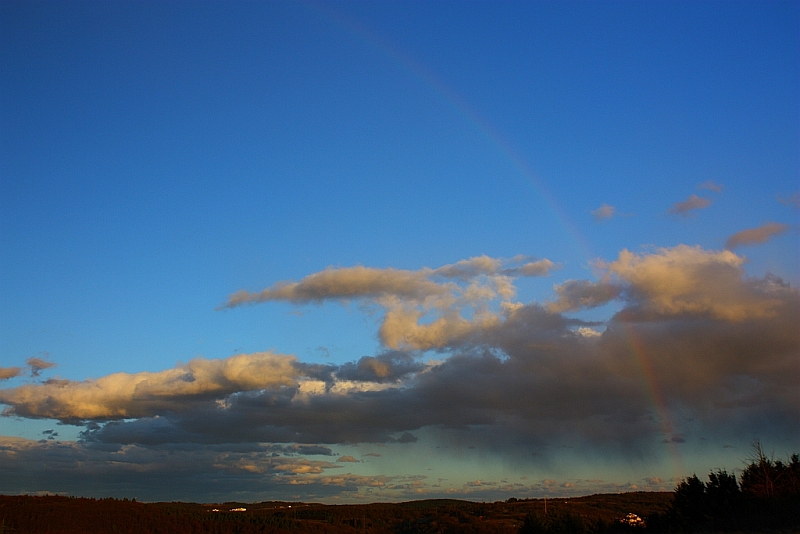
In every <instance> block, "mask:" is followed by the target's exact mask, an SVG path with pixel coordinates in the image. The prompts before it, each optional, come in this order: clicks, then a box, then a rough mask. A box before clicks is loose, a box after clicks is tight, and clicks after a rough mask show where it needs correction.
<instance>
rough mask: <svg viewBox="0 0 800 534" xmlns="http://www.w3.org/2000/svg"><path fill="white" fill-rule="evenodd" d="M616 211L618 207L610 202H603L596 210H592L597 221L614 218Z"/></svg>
mask: <svg viewBox="0 0 800 534" xmlns="http://www.w3.org/2000/svg"><path fill="white" fill-rule="evenodd" d="M616 213H617V208H615V207H614V206H610V205H609V204H603V205H602V206H600V207H599V208H597V209H596V210H593V211H592V217H594V219H595V220H596V221H604V220H606V219H610V218H612V217H613V216H614V215H615V214H616Z"/></svg>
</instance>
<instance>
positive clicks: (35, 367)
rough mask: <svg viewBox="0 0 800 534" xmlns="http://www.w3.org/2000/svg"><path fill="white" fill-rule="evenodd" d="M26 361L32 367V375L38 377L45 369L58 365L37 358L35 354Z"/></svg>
mask: <svg viewBox="0 0 800 534" xmlns="http://www.w3.org/2000/svg"><path fill="white" fill-rule="evenodd" d="M25 363H26V364H27V365H28V367H29V368H30V370H31V376H32V377H38V376H40V375H41V374H42V371H44V370H45V369H50V368H51V367H55V366H56V364H55V363H53V362H48V361H47V360H43V359H42V358H37V357H35V356H32V357H30V358H28V359H27V360H25Z"/></svg>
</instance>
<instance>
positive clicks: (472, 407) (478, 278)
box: [0, 246, 800, 484]
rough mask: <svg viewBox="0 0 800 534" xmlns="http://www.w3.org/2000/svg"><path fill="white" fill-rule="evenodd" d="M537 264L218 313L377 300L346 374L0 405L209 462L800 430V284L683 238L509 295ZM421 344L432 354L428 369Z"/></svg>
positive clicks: (211, 363) (141, 380)
mask: <svg viewBox="0 0 800 534" xmlns="http://www.w3.org/2000/svg"><path fill="white" fill-rule="evenodd" d="M542 261H546V260H539V262H531V261H527V262H526V261H522V262H519V264H518V265H516V266H511V267H509V266H508V265H507V264H503V263H502V262H500V261H498V260H492V259H491V258H486V257H481V258H478V259H472V260H466V261H465V262H459V263H456V264H453V265H450V266H446V267H443V268H440V269H435V270H434V269H428V270H424V271H397V270H392V269H384V270H379V269H366V268H358V269H328V270H326V271H323V272H322V273H318V275H311V276H309V277H307V278H305V279H304V280H302V281H301V282H298V283H287V284H282V285H280V286H273V288H270V289H268V290H265V291H267V293H264V292H261V293H257V294H255V295H256V296H255V297H253V298H254V299H255V300H253V299H249V298H248V299H243V300H242V299H239V300H237V298H236V297H235V295H234V297H232V298H231V300H230V301H229V304H230V305H235V304H237V305H238V304H242V303H245V302H247V303H252V302H256V301H262V300H276V299H277V300H289V301H292V302H295V301H298V302H299V301H302V302H306V301H307V302H314V301H320V300H335V301H342V300H349V299H359V300H365V301H368V302H370V303H372V304H374V305H376V306H378V307H381V308H382V309H383V315H382V322H381V324H380V326H379V328H378V334H379V338H380V339H381V341H382V342H383V344H384V350H383V351H382V352H381V353H379V354H376V355H374V356H365V357H362V358H360V359H358V360H355V361H352V362H349V363H345V364H342V365H319V364H307V363H303V362H300V361H298V360H297V359H296V358H295V357H293V356H289V355H282V354H276V353H272V352H264V353H254V354H240V355H236V356H233V357H230V358H225V359H217V360H207V359H203V358H197V359H194V360H191V361H189V362H188V363H186V364H181V365H178V366H176V367H175V368H173V369H168V370H164V371H160V372H149V373H145V372H143V373H135V374H128V373H116V374H112V375H108V376H105V377H101V378H98V379H95V380H87V381H83V382H77V381H70V380H60V379H57V378H54V379H49V380H45V381H43V382H40V383H32V384H25V385H21V386H19V387H14V388H7V389H0V403H3V404H5V405H6V408H5V412H4V413H5V415H8V416H17V417H27V418H55V419H60V420H61V421H63V422H66V423H72V424H84V425H86V430H85V431H84V433H83V442H82V445H80V446H81V447H84V448H85V447H89V448H90V449H92V450H94V449H97V450H104V451H114V450H116V451H122V450H125V451H128V450H149V451H156V452H153V454H156V453H157V451H161V450H165V449H164V448H169V447H174V446H177V444H183V445H181V446H189V445H190V444H192V445H191V446H193V447H198V448H199V449H198V450H202V451H206V453H208V454H211V453H210V452H208V451H211V450H218V449H219V447H222V448H223V449H225V448H227V449H226V450H228V449H230V448H231V447H247V446H250V445H252V444H265V443H267V444H269V443H271V444H304V446H307V447H312V446H317V447H321V449H320V450H322V451H328V452H327V453H325V454H328V455H330V449H329V448H326V447H329V446H332V445H334V444H347V443H349V444H358V443H384V444H395V445H393V446H409V447H413V446H417V445H416V444H415V443H414V442H415V441H416V439H417V438H416V434H418V433H420V432H423V433H424V432H426V431H428V430H431V429H438V430H437V432H439V434H437V435H439V436H440V438H441V439H443V440H445V441H449V442H460V443H469V444H470V445H471V446H475V447H478V448H484V449H486V450H492V451H505V452H506V453H508V454H512V455H513V454H519V455H528V456H529V455H530V452H531V449H536V448H547V447H555V446H558V444H570V445H572V446H575V445H580V446H581V447H585V448H586V450H593V451H596V452H598V453H602V454H608V455H612V456H613V455H617V456H620V455H621V456H626V455H629V454H635V455H645V456H646V455H648V454H651V453H652V451H653V450H655V449H656V448H658V447H660V446H661V445H660V444H661V443H663V442H669V443H673V444H677V443H681V442H684V441H687V440H689V441H691V440H698V439H710V438H717V439H727V437H730V436H741V435H747V436H753V435H758V436H761V437H763V438H765V439H766V438H767V437H768V436H769V435H776V436H781V437H782V438H783V439H785V438H786V437H787V436H793V437H794V438H799V437H800V428H799V425H798V421H800V387H799V386H798V382H797V380H796V376H797V372H798V370H800V369H798V361H800V358H799V356H800V332H798V329H797V320H798V317H800V295H799V294H798V291H797V290H796V289H794V288H792V287H790V286H788V284H785V283H783V282H782V281H781V280H779V279H777V278H774V277H770V276H767V277H764V278H749V277H747V276H746V275H745V274H744V272H743V270H742V264H743V261H744V260H743V258H742V257H740V256H738V255H736V254H735V253H733V252H731V251H729V250H726V251H708V250H704V249H701V248H699V247H688V246H678V247H675V248H671V249H659V250H654V251H651V252H649V253H644V254H635V253H632V252H629V251H622V252H621V253H620V254H619V257H618V258H617V259H616V260H614V261H613V262H608V263H603V262H597V264H596V265H595V267H596V268H597V269H598V270H599V271H601V277H600V279H599V281H586V280H571V281H567V282H565V283H563V284H561V285H557V286H556V287H555V295H554V299H553V300H552V301H550V302H544V303H535V302H534V303H527V304H523V303H519V302H515V301H514V300H513V297H514V293H515V292H514V286H513V281H514V279H515V277H517V276H526V275H532V274H534V273H535V274H537V275H540V274H545V273H546V272H548V271H549V270H550V269H551V268H552V263H550V262H547V263H541V262H542ZM537 265H538V266H539V267H536V266H537ZM420 273H422V274H420ZM360 275H363V276H364V280H361V281H359V280H357V278H358V276H360ZM287 288H288V289H287ZM354 288H355V289H354ZM276 292H277V293H276ZM278 293H279V294H280V296H275V295H276V294H278ZM265 295H266V296H267V298H264V296H265ZM293 295H294V296H293ZM299 295H302V297H300V296H299ZM611 302H615V303H616V305H617V307H618V310H619V311H617V312H616V313H615V314H614V315H613V317H612V318H611V319H610V320H609V321H607V322H606V323H605V324H603V325H599V324H597V323H589V322H585V321H582V320H579V319H576V318H574V317H570V316H568V315H565V314H566V313H570V312H577V311H580V310H584V309H589V308H593V307H596V306H601V305H604V304H607V303H611ZM424 351H434V354H438V355H439V356H438V358H437V359H435V360H425V359H423V352H424ZM428 356H430V353H428ZM2 371H3V372H4V373H5V374H6V375H9V377H13V376H15V373H17V374H18V373H19V371H18V370H17V369H15V368H3V369H2ZM235 444H238V445H235ZM404 444H405V445H404ZM75 446H76V447H77V446H78V445H75ZM130 447H134V449H130ZM54 450H56V449H54ZM70 450H72V451H73V452H72V453H70V454H73V453H74V451H75V450H77V449H74V450H73V449H70ZM81 450H84V449H81ZM86 450H88V449H86ZM0 452H1V450H0ZM31 454H33V453H31ZM75 454H77V453H75ZM86 454H89V453H88V452H87V453H86ZM142 454H144V453H142ZM159 454H160V453H159ZM198 454H199V453H198ZM204 454H205V453H204ZM231 458H232V457H231ZM231 458H228V460H226V461H225V462H224V463H220V464H219V465H220V466H225V467H224V469H233V470H234V471H235V470H236V469H240V470H243V471H242V472H244V471H247V470H250V471H247V472H250V473H255V472H260V471H258V469H266V471H263V473H266V472H269V473H272V474H271V475H270V476H278V475H280V476H284V475H281V474H280V473H283V472H284V471H285V472H288V471H286V470H288V469H289V468H288V467H285V466H284V467H281V466H280V465H278V464H277V463H275V464H265V465H266V467H263V466H262V467H258V466H249V467H247V465H248V464H247V462H246V460H236V461H233V460H232V459H231ZM356 460H357V458H355V457H352V456H347V455H345V456H341V457H340V458H339V461H338V462H337V461H333V462H331V461H329V460H326V462H327V463H325V465H317V464H313V463H312V464H309V465H308V466H307V467H305V468H303V469H308V470H311V471H306V472H305V473H301V474H303V476H306V475H308V476H311V475H313V476H315V477H316V476H319V477H323V476H327V475H325V474H324V473H323V472H327V470H329V469H334V467H336V466H338V467H341V466H342V465H343V464H355V461H356ZM220 461H221V460H220ZM237 462H238V463H237ZM295 463H296V462H295ZM281 465H283V464H281ZM314 465H316V466H317V467H313V466H314ZM237 466H238V467H237ZM317 468H319V471H316V472H315V471H313V470H314V469H317ZM220 469H223V467H220ZM281 469H283V470H284V471H280V470H281ZM297 469H300V467H297ZM254 470H255V471H254ZM270 470H272V471H270ZM275 470H277V471H275ZM273 471H275V472H278V474H275V473H274V472H273ZM263 473H262V474H263ZM298 473H300V472H299V471H298V472H297V473H295V474H298ZM285 476H288V475H285ZM276 480H278V479H276ZM281 480H282V479H281ZM308 480H311V479H308ZM361 483H362V484H367V482H365V481H362V482H361ZM382 483H384V484H388V483H389V482H387V481H386V480H384V481H383V482H382Z"/></svg>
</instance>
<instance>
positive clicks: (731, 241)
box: [725, 222, 789, 250]
mask: <svg viewBox="0 0 800 534" xmlns="http://www.w3.org/2000/svg"><path fill="white" fill-rule="evenodd" d="M788 230H789V225H788V224H781V223H775V222H769V223H766V224H763V225H761V226H759V227H757V228H748V229H747V230H742V231H741V232H736V233H735V234H733V235H732V236H730V237H729V238H728V240H727V241H726V242H725V248H727V249H729V250H730V249H734V248H737V247H741V246H745V245H756V244H758V243H765V242H766V241H769V240H770V239H771V238H773V237H775V236H776V235H780V234H782V233H784V232H786V231H788Z"/></svg>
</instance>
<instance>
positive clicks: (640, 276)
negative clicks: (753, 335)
mask: <svg viewBox="0 0 800 534" xmlns="http://www.w3.org/2000/svg"><path fill="white" fill-rule="evenodd" d="M744 261H745V260H744V258H742V257H741V256H737V255H736V254H734V253H733V252H731V251H728V250H725V251H719V252H715V251H708V250H704V249H701V248H700V247H690V246H687V245H679V246H677V247H674V248H670V249H658V250H657V251H656V252H655V253H651V254H635V253H632V252H629V251H627V250H623V251H622V252H621V253H620V254H619V258H618V259H617V260H616V261H614V262H611V263H609V264H608V265H607V269H608V271H609V272H610V273H612V274H613V275H616V276H617V277H618V278H619V279H620V280H622V281H623V282H624V283H626V284H627V285H628V287H627V289H626V295H627V297H628V298H629V299H630V300H631V301H632V302H634V303H636V304H638V305H639V306H641V307H642V308H644V309H646V310H650V311H653V312H656V313H659V314H665V315H681V314H693V315H705V316H709V317H713V318H715V319H722V320H730V321H740V320H743V319H746V318H753V317H771V316H774V315H775V314H776V313H778V308H779V307H780V306H781V304H782V302H783V301H782V298H781V297H782V296H783V295H785V294H794V292H793V291H792V290H791V289H788V288H786V287H784V286H783V285H781V284H774V283H773V281H771V280H761V281H759V280H748V279H746V278H745V275H744V270H743V269H742V264H743V263H744Z"/></svg>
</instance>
